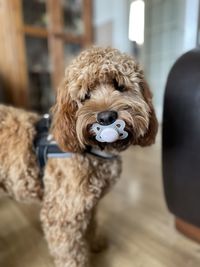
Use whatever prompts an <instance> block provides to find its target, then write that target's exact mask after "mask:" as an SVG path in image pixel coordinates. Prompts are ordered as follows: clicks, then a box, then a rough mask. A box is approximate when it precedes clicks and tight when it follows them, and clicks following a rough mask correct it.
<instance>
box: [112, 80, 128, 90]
mask: <svg viewBox="0 0 200 267" xmlns="http://www.w3.org/2000/svg"><path fill="white" fill-rule="evenodd" d="M113 84H114V87H115V90H117V91H119V92H124V91H125V86H124V85H123V84H121V85H119V84H118V82H117V81H116V80H115V79H114V80H113Z"/></svg>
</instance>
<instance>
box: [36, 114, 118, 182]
mask: <svg viewBox="0 0 200 267" xmlns="http://www.w3.org/2000/svg"><path fill="white" fill-rule="evenodd" d="M50 127H51V118H50V116H49V114H45V115H44V116H43V117H42V118H41V119H40V120H39V121H38V122H37V123H36V126H35V128H36V132H37V133H36V138H35V140H34V148H35V152H36V157H37V162H38V165H39V168H40V179H41V184H42V185H43V175H44V169H45V165H46V162H47V160H48V158H71V157H72V156H73V155H74V153H71V152H63V151H62V150H61V149H60V148H59V146H58V145H57V143H56V142H55V141H54V140H53V139H52V137H51V135H50V134H49V129H50ZM83 153H86V154H90V155H93V156H95V157H98V158H101V159H107V160H112V159H115V158H117V157H118V156H117V155H114V154H111V153H108V152H104V151H101V150H98V149H95V148H92V147H87V149H86V150H85V151H84V152H83Z"/></svg>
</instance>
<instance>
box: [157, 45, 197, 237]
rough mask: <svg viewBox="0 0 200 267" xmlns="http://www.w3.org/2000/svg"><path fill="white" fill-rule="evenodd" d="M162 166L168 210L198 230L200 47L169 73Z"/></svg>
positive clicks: (184, 56) (178, 222)
mask: <svg viewBox="0 0 200 267" xmlns="http://www.w3.org/2000/svg"><path fill="white" fill-rule="evenodd" d="M162 167H163V181H164V192H165V197H166V202H167V205H168V208H169V210H170V211H171V212H172V213H173V214H174V215H175V216H176V218H178V220H177V225H178V226H180V222H181V223H183V224H184V223H185V226H186V227H187V226H188V227H193V226H194V227H193V228H192V229H190V232H191V231H193V230H194V231H198V227H200V49H198V48H197V49H194V50H192V51H189V52H188V53H186V54H184V55H183V56H181V57H180V58H179V59H178V60H177V61H176V63H175V64H174V66H173V67H172V69H171V71H170V73H169V76H168V80H167V84H166V90H165V96H164V112H163V131H162ZM182 226H183V225H182ZM182 226H181V227H182ZM178 228H180V227H178ZM199 234H200V232H199ZM199 237H200V235H199ZM199 239H200V238H199Z"/></svg>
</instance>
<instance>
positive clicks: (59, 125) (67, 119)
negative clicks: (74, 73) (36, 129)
mask: <svg viewBox="0 0 200 267" xmlns="http://www.w3.org/2000/svg"><path fill="white" fill-rule="evenodd" d="M68 87H69V85H68V83H67V82H66V79H64V81H63V82H62V83H61V85H60V87H59V88H58V90H57V97H56V104H55V105H54V107H53V108H52V109H51V113H52V133H53V137H54V138H55V140H56V142H57V143H58V145H59V146H60V148H61V149H62V150H63V151H66V152H79V151H80V150H81V148H80V146H79V142H78V139H77V135H76V111H77V104H76V102H75V101H73V100H72V99H71V97H70V94H69V88H68Z"/></svg>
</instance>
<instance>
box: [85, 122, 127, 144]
mask: <svg viewBox="0 0 200 267" xmlns="http://www.w3.org/2000/svg"><path fill="white" fill-rule="evenodd" d="M125 126H126V124H125V122H124V120H115V121H114V122H113V123H111V124H109V125H101V124H99V123H94V124H93V125H92V126H91V128H90V131H91V132H92V133H93V134H94V136H95V139H96V140H97V141H98V142H100V143H114V142H116V141H117V140H123V139H126V138H127V137H128V132H127V131H126V130H125Z"/></svg>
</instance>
